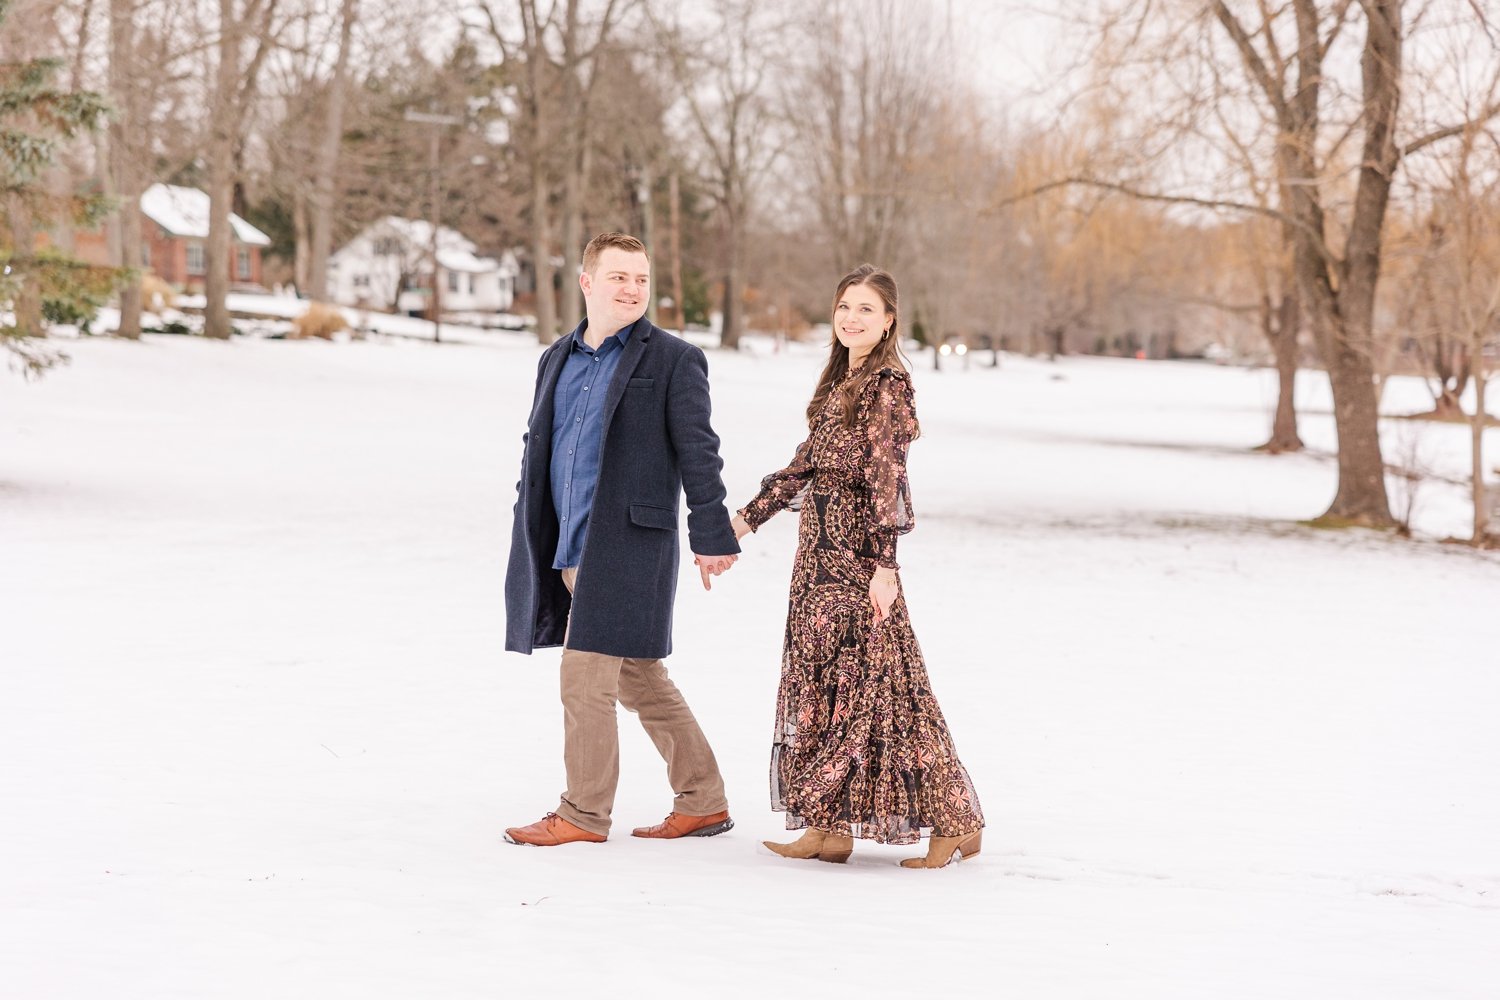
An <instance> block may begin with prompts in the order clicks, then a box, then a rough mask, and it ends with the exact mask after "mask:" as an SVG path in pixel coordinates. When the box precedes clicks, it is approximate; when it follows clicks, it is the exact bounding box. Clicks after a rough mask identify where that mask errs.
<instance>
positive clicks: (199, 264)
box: [187, 243, 207, 274]
mask: <svg viewBox="0 0 1500 1000" xmlns="http://www.w3.org/2000/svg"><path fill="white" fill-rule="evenodd" d="M206 270H207V267H205V266H204V263H203V244H202V243H189V244H188V245H187V273H188V274H202V273H203V272H204V271H206Z"/></svg>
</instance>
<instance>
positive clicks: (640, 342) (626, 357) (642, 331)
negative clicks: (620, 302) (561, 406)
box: [553, 316, 657, 438]
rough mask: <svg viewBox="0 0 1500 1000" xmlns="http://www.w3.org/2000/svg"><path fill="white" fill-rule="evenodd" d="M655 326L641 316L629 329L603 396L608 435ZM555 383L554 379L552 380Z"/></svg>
mask: <svg viewBox="0 0 1500 1000" xmlns="http://www.w3.org/2000/svg"><path fill="white" fill-rule="evenodd" d="M656 332H657V331H656V327H654V326H652V325H651V321H650V320H649V319H647V318H646V317H644V316H642V317H641V318H640V319H638V320H636V322H635V328H634V329H632V330H631V331H630V340H629V341H628V342H627V343H626V344H625V353H624V354H622V355H620V363H619V365H618V366H616V368H615V377H614V378H613V379H611V380H610V383H609V395H608V396H605V397H604V414H603V416H604V434H605V437H606V438H608V436H609V425H610V421H612V420H614V418H615V407H617V406H619V405H620V400H622V399H624V398H625V387H626V386H627V385H629V384H630V378H631V376H632V375H633V374H634V373H635V370H636V368H637V367H639V365H640V363H641V358H642V357H643V356H644V355H645V353H646V345H647V343H649V342H650V340H651V336H652V334H654V333H656ZM553 384H554V385H556V380H555V379H554V380H553Z"/></svg>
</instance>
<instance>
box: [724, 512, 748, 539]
mask: <svg viewBox="0 0 1500 1000" xmlns="http://www.w3.org/2000/svg"><path fill="white" fill-rule="evenodd" d="M729 526H730V527H731V528H733V529H734V540H735V541H739V540H740V539H741V538H744V537H745V536H746V535H748V534H750V523H749V522H748V521H746V520H745V516H744V515H743V514H736V515H734V520H733V521H730V522H729Z"/></svg>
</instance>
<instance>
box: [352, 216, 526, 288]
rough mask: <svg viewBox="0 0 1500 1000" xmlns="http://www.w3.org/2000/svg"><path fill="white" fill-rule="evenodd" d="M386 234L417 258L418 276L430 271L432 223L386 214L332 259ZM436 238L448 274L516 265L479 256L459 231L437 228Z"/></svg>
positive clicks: (445, 227)
mask: <svg viewBox="0 0 1500 1000" xmlns="http://www.w3.org/2000/svg"><path fill="white" fill-rule="evenodd" d="M387 235H389V236H394V237H395V238H396V239H398V240H399V241H400V242H401V245H402V250H403V253H404V254H411V255H412V256H413V257H415V258H416V259H415V261H414V263H415V265H416V269H417V271H418V272H419V273H426V271H428V270H430V268H429V267H428V266H427V261H428V254H429V253H430V249H429V248H430V247H431V246H432V224H431V223H429V222H428V221H427V220H425V219H403V218H401V217H400V216H396V215H387V216H386V217H384V218H383V219H378V220H376V221H375V222H372V223H371V224H370V225H368V226H366V227H365V228H364V229H363V230H362V231H361V232H360V233H359V234H358V235H357V236H356V237H355V238H354V239H353V240H351V241H350V242H349V243H347V244H345V245H344V246H342V247H340V248H339V249H338V250H336V251H335V252H334V253H333V257H343V256H345V255H346V253H347V252H349V251H350V248H352V247H354V246H356V245H357V244H358V243H359V242H360V241H361V240H374V239H377V238H379V237H382V236H387ZM437 238H438V250H437V259H438V265H439V266H440V267H442V268H443V269H444V270H446V271H462V272H468V273H470V274H487V273H489V272H491V271H506V270H514V266H513V265H511V266H509V267H508V266H507V263H506V262H505V261H499V260H496V259H494V258H493V257H481V256H479V254H478V248H477V247H476V246H475V244H474V241H473V240H470V239H469V238H468V237H466V236H464V234H463V233H460V232H459V231H458V230H456V229H450V228H449V227H447V226H438V229H437ZM330 259H331V258H330Z"/></svg>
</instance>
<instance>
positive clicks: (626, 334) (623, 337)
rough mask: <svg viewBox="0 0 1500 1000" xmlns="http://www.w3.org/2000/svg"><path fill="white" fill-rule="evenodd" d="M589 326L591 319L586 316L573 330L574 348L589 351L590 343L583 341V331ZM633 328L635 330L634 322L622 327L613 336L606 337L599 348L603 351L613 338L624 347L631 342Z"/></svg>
mask: <svg viewBox="0 0 1500 1000" xmlns="http://www.w3.org/2000/svg"><path fill="white" fill-rule="evenodd" d="M588 328H589V321H588V319H586V318H585V319H584V320H583V321H582V322H580V323H579V324H578V326H577V327H576V328H575V329H574V330H573V350H575V351H578V350H583V351H588V350H589V349H590V348H589V345H588V344H585V343H584V342H583V331H585V330H587V329H588ZM633 330H635V324H634V323H631V324H630V325H629V326H626V327H621V328H620V329H619V330H616V331H615V333H614V334H613V335H612V336H609V337H605V338H604V340H603V342H602V343H600V344H599V350H601V351H602V350H604V349H605V348H607V347H609V342H610V341H611V340H613V341H615V342H616V343H617V344H619V346H620V347H622V348H623V347H624V346H625V345H626V344H628V343H630V334H631V332H632V331H633Z"/></svg>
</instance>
